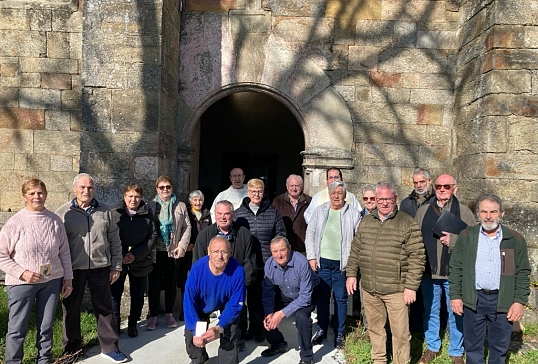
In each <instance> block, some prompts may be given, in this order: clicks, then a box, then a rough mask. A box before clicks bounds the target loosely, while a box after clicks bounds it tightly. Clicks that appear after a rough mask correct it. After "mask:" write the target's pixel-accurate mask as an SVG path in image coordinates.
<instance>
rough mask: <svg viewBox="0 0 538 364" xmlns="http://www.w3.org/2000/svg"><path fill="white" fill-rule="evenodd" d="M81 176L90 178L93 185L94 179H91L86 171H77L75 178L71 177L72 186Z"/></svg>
mask: <svg viewBox="0 0 538 364" xmlns="http://www.w3.org/2000/svg"><path fill="white" fill-rule="evenodd" d="M82 177H87V178H89V179H90V181H92V184H93V185H94V186H95V181H94V180H93V177H92V176H90V175H89V174H88V173H79V174H77V175H76V176H75V178H73V187H75V186H76V185H77V181H78V180H79V179H81V178H82Z"/></svg>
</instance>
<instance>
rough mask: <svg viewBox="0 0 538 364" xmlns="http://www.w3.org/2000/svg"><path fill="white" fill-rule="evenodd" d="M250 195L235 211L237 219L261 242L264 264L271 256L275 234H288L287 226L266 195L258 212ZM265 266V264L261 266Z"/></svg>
mask: <svg viewBox="0 0 538 364" xmlns="http://www.w3.org/2000/svg"><path fill="white" fill-rule="evenodd" d="M249 203H250V197H245V198H244V199H243V203H242V204H241V206H240V207H239V208H238V209H237V210H236V211H235V221H236V222H237V223H238V224H239V225H241V226H244V227H246V228H247V229H249V230H250V233H251V234H252V235H253V236H254V238H255V239H254V240H255V242H258V243H259V246H260V247H261V252H262V258H263V264H265V262H266V261H267V259H269V258H270V257H271V250H270V249H269V245H270V243H271V239H273V238H274V237H275V236H284V237H285V236H286V227H285V226H284V221H283V220H282V217H281V216H280V214H279V213H278V211H277V210H276V208H275V207H274V206H273V205H271V202H270V201H269V198H267V196H264V197H263V199H262V201H261V203H260V208H259V210H258V212H257V213H256V214H254V212H253V211H252V210H251V209H250V206H249ZM261 267H262V268H263V265H262V266H261Z"/></svg>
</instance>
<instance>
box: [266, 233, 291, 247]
mask: <svg viewBox="0 0 538 364" xmlns="http://www.w3.org/2000/svg"><path fill="white" fill-rule="evenodd" d="M281 241H283V242H284V243H286V248H289V247H290V246H291V245H290V241H289V240H288V238H286V237H285V236H280V235H278V236H275V237H274V238H273V239H271V242H270V243H269V245H270V246H271V245H273V244H276V243H280V242H281Z"/></svg>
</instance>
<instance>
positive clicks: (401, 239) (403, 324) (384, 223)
mask: <svg viewBox="0 0 538 364" xmlns="http://www.w3.org/2000/svg"><path fill="white" fill-rule="evenodd" d="M375 196H376V202H377V210H374V211H373V212H372V213H371V214H368V215H366V216H364V217H363V218H362V220H361V223H360V224H359V229H358V231H357V234H356V235H355V238H354V239H353V242H352V244H351V254H350V255H349V259H348V263H347V268H346V277H347V280H346V289H347V292H348V294H352V293H354V292H355V291H356V290H357V270H358V269H359V268H360V271H361V280H362V289H363V297H364V311H365V313H366V318H367V319H368V334H369V336H370V341H371V343H372V349H371V357H372V361H373V362H374V363H386V362H387V350H386V340H387V333H386V331H385V324H386V322H387V316H388V318H389V323H390V329H391V331H392V344H393V347H392V353H393V355H392V362H393V363H395V364H405V363H408V362H409V361H410V358H411V345H410V340H411V334H410V332H409V314H408V309H409V308H408V306H409V305H410V304H411V303H413V302H414V301H415V299H416V291H417V289H418V287H419V285H420V278H421V277H422V273H423V271H424V261H425V256H424V244H423V243H422V236H421V234H420V229H419V227H418V224H417V223H416V221H415V220H414V219H413V218H412V217H411V216H409V215H408V214H406V213H404V212H401V211H399V210H398V207H397V205H396V198H397V195H396V190H395V188H394V186H393V185H392V184H391V183H390V182H379V183H378V184H377V186H376V195H375Z"/></svg>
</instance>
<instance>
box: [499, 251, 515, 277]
mask: <svg viewBox="0 0 538 364" xmlns="http://www.w3.org/2000/svg"><path fill="white" fill-rule="evenodd" d="M501 274H502V275H503V276H513V275H515V274H516V260H515V255H514V249H501Z"/></svg>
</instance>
